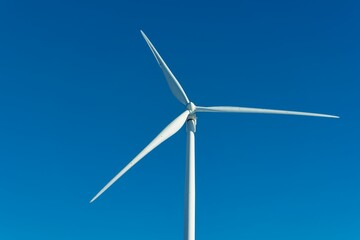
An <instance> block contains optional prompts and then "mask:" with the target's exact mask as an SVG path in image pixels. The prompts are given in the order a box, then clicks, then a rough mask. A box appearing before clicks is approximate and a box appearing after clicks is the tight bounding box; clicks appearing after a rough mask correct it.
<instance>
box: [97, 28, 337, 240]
mask: <svg viewBox="0 0 360 240" xmlns="http://www.w3.org/2000/svg"><path fill="white" fill-rule="evenodd" d="M140 32H141V34H142V36H143V37H144V39H145V41H146V43H147V44H148V45H149V48H150V50H151V51H152V53H153V54H154V56H155V59H156V61H157V62H158V64H159V65H160V68H161V70H162V71H163V73H164V75H165V78H166V81H167V83H168V85H169V87H170V90H171V92H172V93H173V95H174V96H175V97H176V98H177V99H178V100H179V101H180V102H181V103H182V104H184V105H185V107H186V108H185V111H184V112H183V113H181V114H180V115H179V116H178V117H177V118H175V119H174V120H173V121H172V122H171V123H170V124H169V125H167V126H166V127H165V128H164V129H163V130H162V131H161V132H160V133H159V134H158V135H157V136H156V137H155V138H154V139H153V140H152V141H151V142H150V143H149V144H148V145H147V146H146V147H145V148H144V149H143V150H142V151H141V152H140V153H139V154H138V155H137V156H136V157H135V158H134V159H132V160H131V161H130V163H128V165H126V166H125V167H124V168H123V169H122V170H121V171H120V172H119V173H118V174H116V176H115V177H114V178H112V179H111V180H110V182H108V183H107V184H106V185H105V186H104V187H103V188H102V189H101V190H100V191H99V192H98V193H97V194H96V195H95V197H93V199H91V201H90V203H92V202H93V201H95V200H96V199H97V198H98V197H99V196H100V195H101V194H103V193H104V192H105V191H106V190H107V189H108V188H109V187H110V186H111V185H112V184H113V183H115V182H116V181H117V180H118V179H119V178H120V177H121V176H123V175H124V174H125V173H126V172H127V171H128V170H129V169H130V168H132V167H133V166H134V165H135V164H136V163H137V162H139V161H140V160H141V159H142V158H143V157H145V156H146V155H147V154H148V153H149V152H151V151H152V150H153V149H154V148H156V147H157V146H159V145H160V144H161V143H162V142H164V141H165V140H167V139H168V138H170V137H171V136H172V135H174V134H175V133H176V132H178V131H179V130H180V128H181V127H182V126H183V125H184V124H185V123H186V133H187V146H186V179H185V225H184V227H185V229H184V231H185V232H184V239H185V240H194V239H195V131H196V113H198V112H231V113H263V114H284V115H302V116H312V117H327V118H339V117H338V116H334V115H328V114H319V113H309V112H296V111H285V110H273V109H261V108H247V107H230V106H215V107H201V106H196V105H195V104H194V103H193V102H191V101H190V100H189V98H188V97H187V96H186V93H185V91H184V90H183V88H182V87H181V85H180V83H179V82H178V80H177V79H176V78H175V76H174V75H173V73H172V72H171V71H170V69H169V67H168V66H167V65H166V63H165V62H164V60H163V59H162V57H161V56H160V54H159V53H158V52H157V50H156V49H155V47H154V45H153V44H152V43H151V42H150V40H149V39H148V38H147V36H146V35H145V33H144V32H143V31H140Z"/></svg>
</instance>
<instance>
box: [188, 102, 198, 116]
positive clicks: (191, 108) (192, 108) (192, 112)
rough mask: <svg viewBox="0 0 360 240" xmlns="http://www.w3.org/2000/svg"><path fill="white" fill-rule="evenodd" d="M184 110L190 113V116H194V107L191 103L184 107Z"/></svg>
mask: <svg viewBox="0 0 360 240" xmlns="http://www.w3.org/2000/svg"><path fill="white" fill-rule="evenodd" d="M186 109H187V110H189V111H190V114H194V113H195V111H196V106H195V104H194V103H193V102H189V103H188V104H187V105H186Z"/></svg>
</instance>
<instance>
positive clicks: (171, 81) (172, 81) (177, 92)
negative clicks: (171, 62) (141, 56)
mask: <svg viewBox="0 0 360 240" xmlns="http://www.w3.org/2000/svg"><path fill="white" fill-rule="evenodd" d="M140 32H141V34H142V36H143V37H144V39H145V41H146V43H147V44H148V45H149V48H150V50H151V51H152V53H153V54H154V56H155V59H156V61H157V62H158V63H159V65H160V68H161V70H162V71H163V73H164V75H165V78H166V81H167V83H168V85H169V87H170V90H171V92H172V93H173V94H174V96H175V97H176V98H177V99H178V100H179V101H180V102H181V103H182V104H184V105H186V104H188V103H189V102H190V101H189V99H188V97H187V96H186V94H185V92H184V90H183V88H182V87H181V85H180V83H179V82H178V80H177V79H176V77H175V76H174V74H173V73H172V72H171V71H170V69H169V67H168V66H167V65H166V63H165V62H164V60H163V59H162V58H161V56H160V54H159V53H158V52H157V51H156V49H155V47H154V45H152V43H151V42H150V40H149V39H148V38H147V36H146V35H145V33H144V32H143V31H141V30H140Z"/></svg>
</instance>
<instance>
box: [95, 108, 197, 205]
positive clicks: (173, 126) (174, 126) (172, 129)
mask: <svg viewBox="0 0 360 240" xmlns="http://www.w3.org/2000/svg"><path fill="white" fill-rule="evenodd" d="M189 113H190V112H189V110H186V111H185V112H183V113H182V114H180V116H178V117H177V118H175V120H173V121H172V122H171V123H170V124H169V125H167V126H166V127H165V128H164V130H162V131H161V132H160V133H159V134H158V135H157V136H156V137H155V138H154V140H152V141H151V142H150V143H149V144H148V145H147V146H146V147H145V148H144V149H143V150H142V151H141V152H140V153H139V154H138V155H137V156H136V157H135V158H134V159H133V160H131V161H130V163H128V165H126V166H125V167H124V168H123V169H122V170H121V171H120V172H119V173H118V174H116V176H115V177H114V178H113V179H111V180H110V182H108V183H107V184H106V185H105V186H104V187H103V188H102V189H101V190H100V191H99V192H98V193H97V194H96V195H95V197H93V199H91V201H90V203H92V202H93V201H95V200H96V199H97V198H98V197H99V196H100V195H101V194H103V193H104V192H105V191H106V190H107V189H108V188H109V187H110V186H111V185H112V184H113V183H114V182H116V180H118V179H119V178H120V177H121V176H122V175H124V174H125V173H126V172H127V171H128V170H129V169H130V168H132V167H133V166H134V165H135V164H136V163H137V162H139V161H140V160H141V159H142V158H143V157H145V156H146V155H147V154H148V153H149V152H151V151H152V150H153V149H154V148H156V147H157V146H159V145H160V144H161V143H162V142H164V141H165V140H166V139H168V138H170V137H171V136H172V135H174V134H175V133H176V132H177V131H179V130H180V128H181V127H182V126H183V125H184V123H185V121H186V119H187V117H188V115H189Z"/></svg>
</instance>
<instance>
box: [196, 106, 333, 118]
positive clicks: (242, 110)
mask: <svg viewBox="0 0 360 240" xmlns="http://www.w3.org/2000/svg"><path fill="white" fill-rule="evenodd" d="M196 111H197V112H229V113H264V114H284V115H301V116H311V117H327V118H339V117H338V116H334V115H328V114H320V113H309V112H296V111H286V110H274V109H262V108H247V107H228V106H217V107H196Z"/></svg>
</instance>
